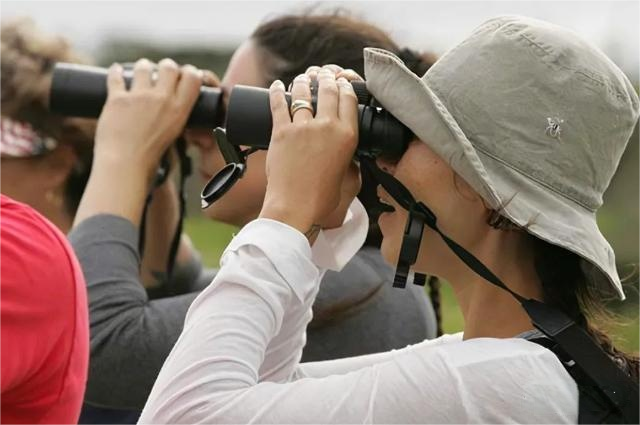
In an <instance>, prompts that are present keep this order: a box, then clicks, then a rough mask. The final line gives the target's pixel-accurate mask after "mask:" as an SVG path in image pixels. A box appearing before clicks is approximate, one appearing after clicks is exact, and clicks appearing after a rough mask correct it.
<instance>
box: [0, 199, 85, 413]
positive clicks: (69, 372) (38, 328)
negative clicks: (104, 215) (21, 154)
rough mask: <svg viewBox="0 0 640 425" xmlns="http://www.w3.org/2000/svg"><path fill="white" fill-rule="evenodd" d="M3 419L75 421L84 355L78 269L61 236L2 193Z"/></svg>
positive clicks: (0, 366) (0, 379) (82, 299)
mask: <svg viewBox="0 0 640 425" xmlns="http://www.w3.org/2000/svg"><path fill="white" fill-rule="evenodd" d="M0 219H1V221H0V241H1V242H0V255H1V259H2V262H1V263H0V269H1V274H0V290H1V299H0V313H1V322H0V323H1V328H2V339H1V342H2V345H1V351H2V359H1V360H2V363H1V364H0V371H1V375H0V387H1V390H2V395H1V402H0V403H1V404H0V411H1V414H0V419H1V422H2V423H77V421H78V416H79V414H80V406H81V404H82V399H83V396H84V390H85V384H86V378H87V368H88V361H89V326H88V311H87V299H86V293H85V291H86V289H85V283H84V277H83V275H82V270H81V269H80V267H79V265H78V262H77V260H76V257H75V255H74V253H73V251H72V250H71V247H70V246H69V244H68V242H67V240H66V238H65V236H64V235H63V234H62V233H61V232H60V231H59V230H58V229H57V228H56V227H55V226H54V225H53V224H51V223H50V222H49V221H48V220H47V219H45V218H44V217H43V216H42V215H40V214H39V213H37V212H36V211H35V210H33V209H32V208H31V207H29V206H27V205H25V204H21V203H19V202H16V201H14V200H12V199H11V198H9V197H7V196H5V195H0Z"/></svg>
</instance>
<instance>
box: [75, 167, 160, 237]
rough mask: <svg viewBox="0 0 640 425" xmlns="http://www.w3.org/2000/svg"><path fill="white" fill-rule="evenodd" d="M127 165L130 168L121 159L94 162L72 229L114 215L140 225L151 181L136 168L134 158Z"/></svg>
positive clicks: (141, 169) (144, 171) (144, 172)
mask: <svg viewBox="0 0 640 425" xmlns="http://www.w3.org/2000/svg"><path fill="white" fill-rule="evenodd" d="M128 161H131V162H133V164H131V163H128V162H127V163H124V161H123V160H121V159H120V158H104V157H103V158H97V157H96V158H95V160H94V164H93V166H92V170H91V176H90V177H89V181H88V182H87V187H86V189H85V191H84V194H83V196H82V200H81V201H80V205H79V207H78V211H77V212H76V217H75V220H74V224H73V225H74V226H77V225H78V224H79V223H81V222H82V221H83V220H85V219H87V218H89V217H92V216H94V215H97V214H112V215H116V216H119V217H122V218H124V219H126V220H128V221H130V222H131V223H133V225H134V226H136V227H138V226H139V225H140V219H141V217H142V210H143V208H144V201H145V198H146V194H147V190H148V186H149V178H150V177H149V175H148V172H147V171H146V170H145V169H143V168H141V167H138V166H136V165H135V158H129V159H128Z"/></svg>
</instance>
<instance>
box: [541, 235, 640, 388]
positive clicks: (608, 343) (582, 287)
mask: <svg viewBox="0 0 640 425" xmlns="http://www.w3.org/2000/svg"><path fill="white" fill-rule="evenodd" d="M532 238H533V239H534V255H535V258H534V261H535V268H536V271H537V273H538V277H539V278H540V281H541V283H542V292H543V296H544V301H545V302H546V303H547V304H549V305H552V306H555V307H557V308H559V309H560V310H562V311H564V312H565V313H566V314H568V315H569V317H571V318H572V319H573V320H575V321H576V323H577V324H578V325H580V326H581V327H582V328H584V329H585V330H586V331H587V333H588V334H589V335H590V336H591V337H592V338H593V339H594V340H595V341H596V342H597V343H598V344H599V345H600V346H601V347H602V349H603V350H604V351H605V353H607V354H608V355H609V357H611V358H612V359H613V360H614V361H615V362H616V363H617V364H618V365H619V366H620V367H621V369H623V370H624V371H625V372H627V373H628V374H629V375H630V376H631V377H632V378H633V379H634V380H635V381H636V382H638V370H639V362H638V355H637V353H636V354H628V353H625V352H623V351H620V350H618V349H617V348H616V347H615V346H614V344H613V342H612V340H611V338H610V337H609V336H608V335H607V333H606V332H604V331H603V330H601V329H600V328H599V327H598V326H597V325H596V321H597V322H598V323H600V324H604V325H606V324H608V323H609V322H611V321H612V319H611V314H610V313H609V312H608V311H607V309H606V307H605V305H604V302H603V294H602V293H600V292H601V291H598V290H597V289H596V288H594V286H593V285H590V284H589V283H588V281H587V276H585V273H584V271H583V270H582V267H581V266H580V263H581V262H582V261H583V260H582V259H581V258H580V257H579V256H578V255H577V254H574V253H573V252H570V251H568V250H566V249H564V248H561V247H559V246H557V245H552V244H550V243H548V242H545V241H543V240H541V239H538V238H536V237H533V236H532Z"/></svg>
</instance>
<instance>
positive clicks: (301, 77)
mask: <svg viewBox="0 0 640 425" xmlns="http://www.w3.org/2000/svg"><path fill="white" fill-rule="evenodd" d="M294 81H309V76H308V75H307V74H300V75H298V76H297V77H296V78H295V79H294Z"/></svg>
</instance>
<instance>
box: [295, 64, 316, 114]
mask: <svg viewBox="0 0 640 425" xmlns="http://www.w3.org/2000/svg"><path fill="white" fill-rule="evenodd" d="M310 82H311V80H309V77H308V76H307V74H300V75H298V76H297V77H296V78H294V79H293V86H292V87H291V104H293V102H295V101H296V100H304V101H306V102H309V103H311V88H310V87H309V83H310ZM291 118H292V120H293V122H305V121H309V120H310V119H313V113H312V112H311V111H310V110H308V109H306V108H300V109H298V110H297V111H296V112H295V113H294V114H293V116H292V117H291Z"/></svg>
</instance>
